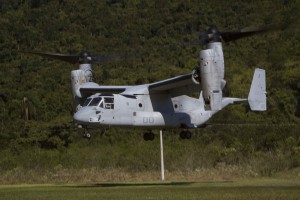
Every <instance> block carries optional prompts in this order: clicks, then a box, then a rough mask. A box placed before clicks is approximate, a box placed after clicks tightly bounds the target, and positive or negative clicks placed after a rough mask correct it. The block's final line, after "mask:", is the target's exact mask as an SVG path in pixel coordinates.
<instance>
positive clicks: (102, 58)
mask: <svg viewBox="0 0 300 200" xmlns="http://www.w3.org/2000/svg"><path fill="white" fill-rule="evenodd" d="M124 59H126V56H120V55H105V56H93V57H92V63H93V64H101V63H105V62H112V61H120V60H124Z"/></svg>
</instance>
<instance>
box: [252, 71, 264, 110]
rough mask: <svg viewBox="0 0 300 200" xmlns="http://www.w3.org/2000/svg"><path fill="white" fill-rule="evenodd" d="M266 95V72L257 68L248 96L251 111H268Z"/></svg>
mask: <svg viewBox="0 0 300 200" xmlns="http://www.w3.org/2000/svg"><path fill="white" fill-rule="evenodd" d="M266 94H267V93H266V72H265V70H263V69H259V68H256V69H255V72H254V76H253V79H252V83H251V88H250V92H249V96H248V102H249V105H250V108H251V110H253V111H265V110H267V97H266Z"/></svg>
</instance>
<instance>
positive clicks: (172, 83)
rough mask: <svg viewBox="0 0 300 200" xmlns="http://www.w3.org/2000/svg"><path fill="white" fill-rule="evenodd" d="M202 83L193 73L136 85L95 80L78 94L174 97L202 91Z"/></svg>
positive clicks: (82, 87)
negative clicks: (115, 84) (194, 79)
mask: <svg viewBox="0 0 300 200" xmlns="http://www.w3.org/2000/svg"><path fill="white" fill-rule="evenodd" d="M200 89H201V88H200V85H199V84H196V83H194V81H193V80H192V73H190V74H184V75H181V76H176V77H173V78H170V79H166V80H162V81H158V82H155V83H150V84H145V85H136V86H123V85H122V86H101V85H98V84H96V83H93V82H88V83H84V84H83V85H82V86H80V88H79V93H80V94H78V96H79V97H82V96H87V95H91V94H95V93H102V94H118V93H119V94H120V93H122V94H127V95H135V94H166V93H168V94H170V95H171V96H172V97H175V96H180V95H185V94H188V93H193V92H200Z"/></svg>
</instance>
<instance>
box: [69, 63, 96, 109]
mask: <svg viewBox="0 0 300 200" xmlns="http://www.w3.org/2000/svg"><path fill="white" fill-rule="evenodd" d="M92 81H93V73H92V68H91V65H90V64H81V65H80V69H78V70H73V71H71V85H72V94H73V99H74V107H75V108H76V109H78V106H80V104H81V103H82V102H81V98H82V95H81V93H80V90H79V89H80V86H81V85H82V84H84V83H87V82H92Z"/></svg>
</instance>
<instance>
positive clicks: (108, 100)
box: [104, 97, 114, 109]
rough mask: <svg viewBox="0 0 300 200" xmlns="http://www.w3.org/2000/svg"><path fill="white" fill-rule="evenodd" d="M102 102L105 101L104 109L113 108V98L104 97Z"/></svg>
mask: <svg viewBox="0 0 300 200" xmlns="http://www.w3.org/2000/svg"><path fill="white" fill-rule="evenodd" d="M104 103H105V109H114V98H112V97H105V98H104Z"/></svg>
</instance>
